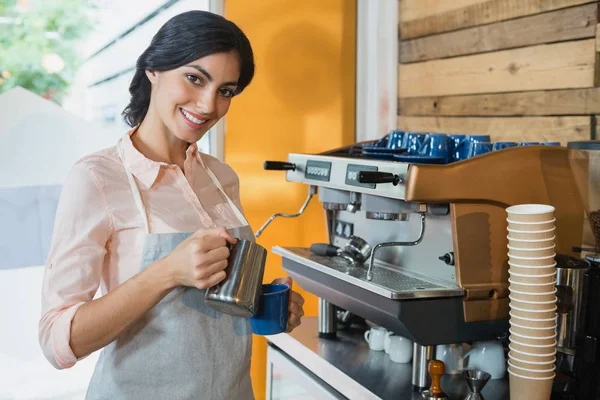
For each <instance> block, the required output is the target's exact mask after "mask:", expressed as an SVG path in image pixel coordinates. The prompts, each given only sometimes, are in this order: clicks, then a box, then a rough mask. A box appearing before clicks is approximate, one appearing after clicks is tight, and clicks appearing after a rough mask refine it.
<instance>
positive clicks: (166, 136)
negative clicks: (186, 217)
mask: <svg viewBox="0 0 600 400" xmlns="http://www.w3.org/2000/svg"><path fill="white" fill-rule="evenodd" d="M131 141H132V142H133V145H134V146H135V147H136V148H137V149H138V151H139V152H140V153H142V154H143V155H144V156H146V157H147V158H149V159H150V160H153V161H158V162H164V163H167V164H177V165H178V166H179V168H181V170H183V163H184V161H185V157H186V155H185V152H186V150H187V148H188V147H189V145H190V144H189V143H187V142H184V141H182V140H180V139H178V138H177V137H176V136H175V135H174V134H173V133H172V132H171V131H169V129H168V128H167V127H166V126H165V125H164V124H163V123H162V122H161V121H160V119H158V118H156V117H155V116H154V115H153V114H152V113H151V109H150V110H148V114H146V117H145V118H144V120H143V121H142V123H141V124H140V126H139V127H138V128H137V129H136V130H135V132H134V133H133V135H132V136H131Z"/></svg>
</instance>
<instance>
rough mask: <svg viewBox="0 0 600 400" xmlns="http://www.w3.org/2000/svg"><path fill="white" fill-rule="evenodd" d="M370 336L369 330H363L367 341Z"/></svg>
mask: <svg viewBox="0 0 600 400" xmlns="http://www.w3.org/2000/svg"><path fill="white" fill-rule="evenodd" d="M370 336H371V330H370V329H369V330H368V331H365V340H366V341H367V343H369V337H370Z"/></svg>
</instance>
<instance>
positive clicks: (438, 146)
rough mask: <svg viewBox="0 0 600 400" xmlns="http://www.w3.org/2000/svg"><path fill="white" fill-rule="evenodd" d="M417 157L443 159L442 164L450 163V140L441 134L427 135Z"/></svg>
mask: <svg viewBox="0 0 600 400" xmlns="http://www.w3.org/2000/svg"><path fill="white" fill-rule="evenodd" d="M419 155H421V156H427V157H435V158H443V160H444V161H443V163H444V164H446V163H449V162H450V161H451V154H450V139H449V138H448V135H446V134H443V133H429V134H428V135H427V136H426V137H425V140H424V141H423V145H422V146H421V148H420V149H419Z"/></svg>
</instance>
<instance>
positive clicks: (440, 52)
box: [399, 3, 598, 63]
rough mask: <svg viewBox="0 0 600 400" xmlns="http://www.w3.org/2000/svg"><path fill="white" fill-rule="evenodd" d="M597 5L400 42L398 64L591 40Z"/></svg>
mask: <svg viewBox="0 0 600 400" xmlns="http://www.w3.org/2000/svg"><path fill="white" fill-rule="evenodd" d="M597 16H598V4H597V3H592V4H586V5H583V6H580V7H571V8H566V9H562V10H558V11H554V12H548V13H544V14H538V15H533V16H529V17H524V18H517V19H514V20H510V21H504V22H497V23H494V24H490V25H483V26H478V27H474V28H469V29H463V30H459V31H456V32H449V33H443V34H439V35H434V36H428V37H424V38H419V39H413V40H403V41H401V42H400V49H399V57H400V62H402V63H411V62H415V61H426V60H434V59H439V58H447V57H456V56H461V55H467V54H476V53H483V52H489V51H496V50H502V49H510V48H515V47H524V46H531V45H536V44H541V43H554V42H563V41H567V40H573V39H584V38H593V37H595V35H596V24H597V22H598V21H597V20H598V17H597Z"/></svg>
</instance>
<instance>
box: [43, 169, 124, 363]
mask: <svg viewBox="0 0 600 400" xmlns="http://www.w3.org/2000/svg"><path fill="white" fill-rule="evenodd" d="M112 229H113V224H112V220H111V217H110V209H109V207H108V203H107V201H106V197H105V193H104V192H103V185H102V183H101V182H100V181H99V180H98V177H97V176H96V174H94V171H93V169H92V168H91V167H90V166H88V165H86V164H85V163H81V162H80V163H78V164H76V165H75V166H74V167H73V168H72V169H71V171H70V173H69V175H68V177H67V179H66V180H65V183H64V185H63V188H62V192H61V196H60V201H59V204H58V209H57V212H56V218H55V222H54V231H53V235H52V245H51V247H50V252H49V255H48V261H47V264H46V269H45V271H44V280H43V286H42V317H41V319H40V324H39V341H40V346H41V348H42V351H43V353H44V356H45V357H46V358H47V359H48V361H50V363H51V364H52V365H53V366H54V367H55V368H58V369H62V368H69V367H71V366H73V365H74V364H75V363H76V362H77V358H76V356H75V354H73V351H72V349H71V346H70V340H71V322H72V321H73V318H74V316H75V313H76V312H77V310H78V309H79V307H81V306H82V305H83V304H85V303H86V302H88V301H91V300H92V299H93V298H94V295H95V294H96V291H97V290H98V287H99V285H100V280H101V277H102V269H103V266H104V263H105V257H106V254H107V251H106V243H107V242H108V239H109V237H110V235H111V232H112Z"/></svg>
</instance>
